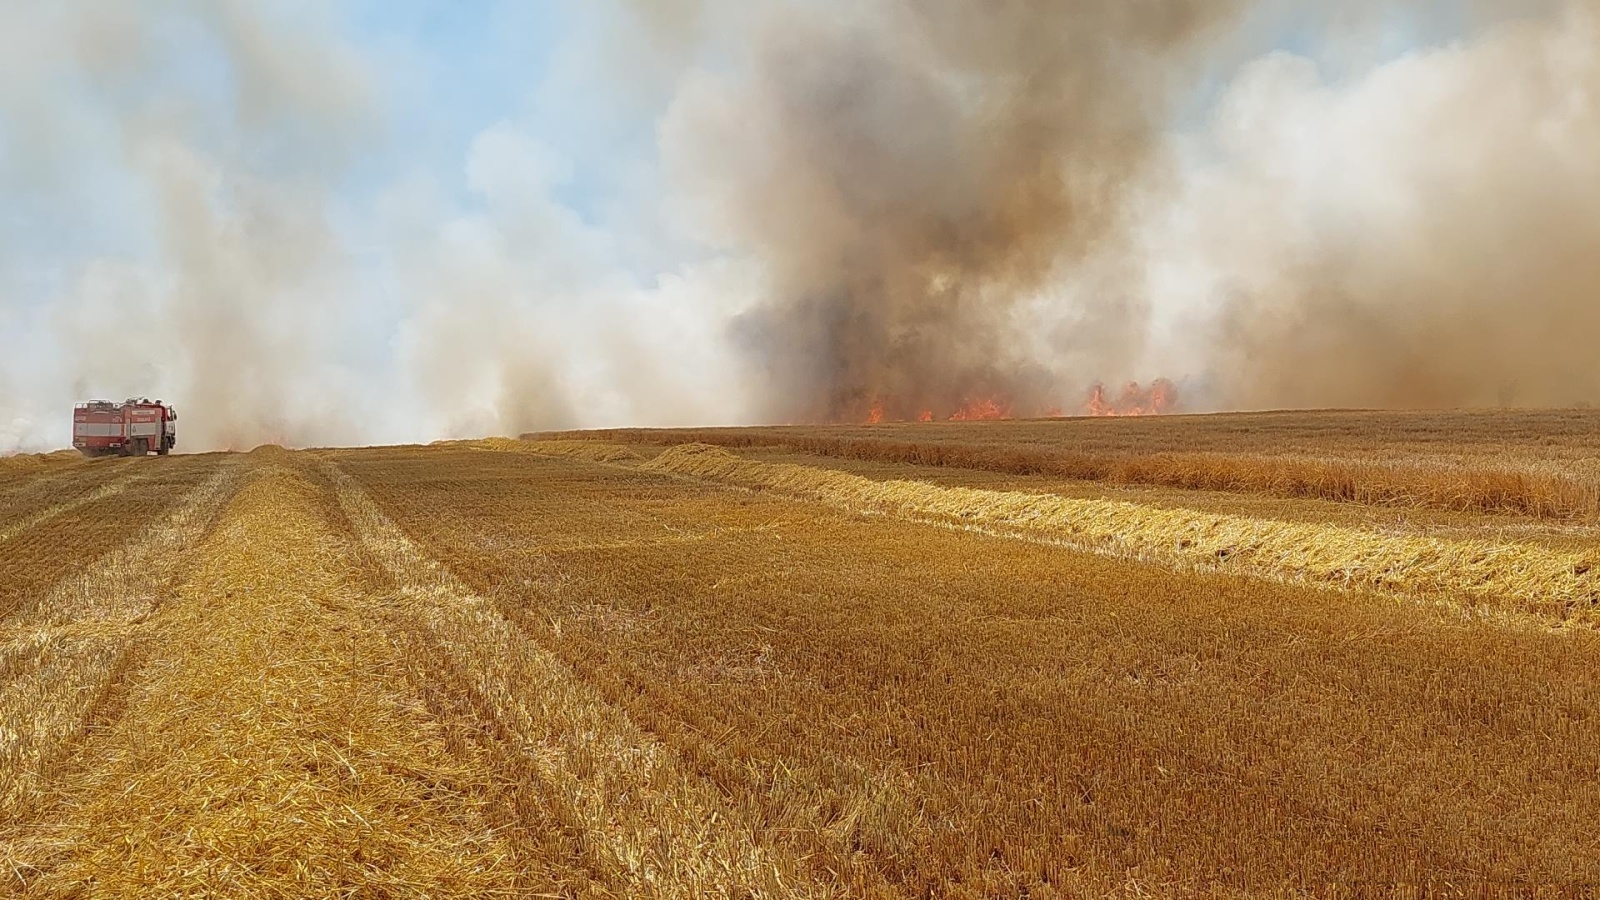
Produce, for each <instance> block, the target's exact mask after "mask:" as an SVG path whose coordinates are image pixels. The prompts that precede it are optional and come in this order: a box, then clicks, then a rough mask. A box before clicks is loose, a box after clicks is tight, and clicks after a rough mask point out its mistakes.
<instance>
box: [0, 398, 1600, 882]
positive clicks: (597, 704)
mask: <svg viewBox="0 0 1600 900" xmlns="http://www.w3.org/2000/svg"><path fill="white" fill-rule="evenodd" d="M1597 451H1600V414H1595V413H1590V412H1584V411H1572V412H1548V413H1513V412H1495V413H1455V414H1426V415H1423V414H1396V413H1354V412H1339V413H1302V414H1272V415H1237V416H1214V417H1159V418H1151V419H1105V420H1062V421H1038V422H971V423H940V424H927V425H895V426H887V425H886V426H859V427H853V428H845V427H833V428H809V429H808V428H768V429H743V430H722V429H718V430H696V431H676V432H660V431H626V432H606V433H598V432H591V433H573V434H563V435H528V436H525V438H524V439H522V440H507V439H497V440H489V441H469V442H451V443H442V444H435V445H430V446H427V447H387V448H367V449H352V450H306V451H290V450H284V449H281V448H277V447H265V448H261V449H258V450H255V451H253V452H250V453H243V454H207V455H189V456H181V455H180V456H171V457H167V458H159V459H157V458H152V459H147V460H111V459H107V460H93V461H79V460H73V459H68V458H51V459H47V460H40V459H33V460H20V461H11V462H10V463H8V464H6V465H4V466H0V878H3V879H4V881H3V887H0V895H16V896H29V897H53V896H71V897H102V896H103V897H113V896H114V897H126V896H151V897H169V896H172V897H200V896H223V897H233V896H239V897H246V896H248V897H335V896H337V897H350V896H362V897H419V898H420V897H494V896H503V897H539V896H550V897H574V898H576V897H681V898H689V897H970V898H977V897H1019V896H1027V897H1033V898H1039V897H1101V896H1126V897H1229V898H1245V897H1279V896H1347V897H1358V896H1385V897H1388V896H1400V897H1423V896H1450V897H1454V896H1469V897H1480V896H1481V897H1490V896H1549V897H1565V896H1594V895H1595V894H1596V893H1597V892H1600V828H1597V827H1596V825H1595V821H1596V818H1597V813H1600V568H1597V564H1600V505H1597V501H1596V497H1597V496H1600V464H1597V463H1596V459H1597V458H1600V453H1597Z"/></svg>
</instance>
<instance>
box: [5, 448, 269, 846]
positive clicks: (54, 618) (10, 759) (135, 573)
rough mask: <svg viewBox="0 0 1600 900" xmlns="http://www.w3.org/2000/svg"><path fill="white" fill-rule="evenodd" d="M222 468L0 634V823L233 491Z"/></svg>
mask: <svg viewBox="0 0 1600 900" xmlns="http://www.w3.org/2000/svg"><path fill="white" fill-rule="evenodd" d="M237 472H238V466H237V465H234V464H224V465H223V466H222V467H220V468H219V469H218V471H217V472H216V473H214V474H213V475H212V476H211V477H210V478H208V479H207V480H206V481H205V482H203V483H201V484H200V485H198V486H196V487H195V488H194V489H193V490H191V491H190V492H189V494H188V495H187V496H186V497H185V498H184V499H183V500H182V501H181V502H180V504H179V505H178V507H177V508H176V509H174V510H173V511H172V512H170V513H168V515H167V516H166V518H164V519H163V520H162V521H161V522H159V523H157V524H156V525H155V526H153V527H152V528H150V529H148V530H146V531H145V532H143V533H141V534H140V535H139V536H138V537H136V538H135V539H134V540H133V541H131V542H130V543H128V544H127V545H125V546H123V547H121V548H119V549H117V550H115V551H112V552H111V553H109V554H107V555H105V556H103V557H101V558H100V559H98V560H96V561H95V562H94V563H93V564H92V565H90V566H88V567H87V568H86V569H84V570H82V571H80V572H77V573H75V574H74V575H72V576H70V577H69V578H67V579H66V580H65V581H64V582H62V583H60V584H58V585H56V586H55V587H54V588H52V589H51V591H50V592H49V594H47V595H46V596H45V597H43V598H41V600H40V601H39V602H38V603H37V604H34V605H33V606H31V607H30V608H28V609H27V611H26V612H24V613H23V614H22V615H20V616H17V617H15V618H13V619H12V620H10V621H8V622H7V623H6V624H5V625H4V626H0V810H4V811H6V814H4V815H0V821H3V820H4V819H5V818H8V817H13V816H17V815H21V814H23V813H24V812H25V811H26V810H27V809H29V808H30V807H31V806H32V805H33V803H34V802H35V801H36V800H37V799H38V796H39V793H40V790H41V787H42V784H43V782H44V781H45V779H46V776H47V774H48V772H47V769H48V766H49V763H50V762H51V760H52V758H53V757H54V756H55V755H56V754H57V753H58V752H59V751H60V750H61V748H62V747H63V746H64V745H65V744H67V743H68V742H70V741H71V740H72V739H74V738H75V737H76V736H77V735H78V734H79V733H80V732H81V731H82V728H83V724H84V721H85V718H86V716H87V715H88V712H89V709H90V707H91V706H92V705H93V703H94V701H95V698H97V697H100V696H102V695H103V693H104V692H105V690H106V687H107V684H108V682H109V680H110V678H111V674H112V672H113V670H114V669H115V668H116V665H117V663H118V661H119V660H120V659H121V658H122V656H123V654H124V652H125V651H126V648H127V644H128V640H129V638H130V637H131V635H132V632H133V630H134V629H135V628H136V627H137V623H138V622H139V621H140V620H141V619H143V617H144V616H145V615H146V614H148V613H149V611H150V609H151V607H152V606H153V604H154V603H155V602H156V601H157V599H158V598H159V596H160V594H161V593H162V591H163V590H164V589H165V588H166V587H167V585H168V584H169V583H170V582H171V580H172V578H173V574H174V571H175V569H176V567H177V561H178V559H179V558H180V554H181V552H182V551H183V549H184V548H185V547H187V546H189V545H191V544H192V543H194V542H195V541H196V540H197V539H198V538H199V537H200V535H201V533H202V532H203V530H204V529H205V526H206V525H207V523H209V522H210V521H211V520H212V518H213V517H215V516H216V514H217V511H218V509H219V508H220V507H221V506H222V504H223V502H224V501H226V499H227V498H228V496H229V495H230V494H231V492H232V491H233V489H234V486H235V482H236V478H237Z"/></svg>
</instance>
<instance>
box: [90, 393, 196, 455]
mask: <svg viewBox="0 0 1600 900" xmlns="http://www.w3.org/2000/svg"><path fill="white" fill-rule="evenodd" d="M177 423H178V411H177V410H175V409H173V408H172V407H170V406H168V405H167V404H165V403H162V402H161V401H160V400H150V399H148V398H145V397H134V398H132V399H129V400H125V401H123V402H122V403H113V402H111V401H110V400H91V401H89V402H88V403H79V404H78V405H77V406H75V407H73V409H72V446H74V447H76V448H78V450H79V451H80V452H82V453H83V455H84V456H111V455H114V454H115V455H121V456H144V455H145V454H146V453H149V452H150V451H152V450H154V451H155V452H157V453H159V454H161V455H162V456H166V455H167V453H168V451H170V450H171V449H172V448H173V447H176V446H177V445H178V424H177Z"/></svg>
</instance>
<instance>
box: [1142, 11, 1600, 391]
mask: <svg viewBox="0 0 1600 900" xmlns="http://www.w3.org/2000/svg"><path fill="white" fill-rule="evenodd" d="M1596 147H1600V23H1597V19H1596V17H1595V15H1594V13H1593V11H1592V10H1590V9H1589V8H1588V7H1586V6H1584V5H1581V4H1577V3H1573V4H1567V5H1566V6H1565V7H1564V9H1562V10H1560V11H1559V12H1556V13H1552V14H1549V15H1541V16H1537V17H1526V18H1520V19H1519V18H1511V19H1507V20H1501V21H1499V22H1497V23H1495V24H1492V25H1489V26H1486V27H1484V28H1483V29H1481V30H1479V31H1478V32H1476V33H1475V34H1473V35H1472V36H1470V37H1469V38H1466V39H1463V40H1459V41H1456V42H1452V43H1450V44H1448V45H1445V46H1439V47H1432V48H1423V49H1415V50H1412V51H1409V52H1406V53H1404V54H1402V55H1400V56H1399V57H1398V58H1395V59H1392V60H1389V61H1386V62H1383V63H1381V64H1378V65H1374V66H1370V67H1367V68H1363V69H1356V70H1354V71H1351V70H1350V69H1349V67H1342V66H1340V65H1339V64H1338V62H1337V61H1334V62H1332V63H1328V62H1322V63H1320V64H1319V62H1317V61H1314V60H1312V59H1309V58H1306V57H1302V56H1297V55H1292V54H1287V53H1275V54H1271V55H1268V56H1265V57H1263V58H1260V59H1258V60H1256V61H1254V62H1252V63H1250V64H1249V65H1247V66H1246V67H1245V68H1244V69H1243V70H1242V71H1241V72H1240V73H1239V74H1238V76H1237V77H1236V78H1235V79H1233V81H1232V83H1231V84H1230V85H1229V86H1228V88H1227V90H1226V91H1225V93H1224V94H1223V95H1222V97H1221V99H1220V101H1219V103H1218V104H1217V106H1216V109H1215V113H1214V115H1213V116H1212V117H1211V120H1210V123H1209V126H1208V128H1207V129H1206V130H1205V131H1204V132H1202V133H1199V134H1195V135H1191V136H1189V137H1188V138H1186V139H1185V141H1184V143H1183V144H1182V152H1183V154H1184V156H1183V160H1184V163H1183V168H1182V175H1181V181H1180V184H1179V186H1178V189H1177V190H1176V191H1175V192H1173V193H1171V194H1168V195H1167V196H1166V197H1165V198H1164V202H1163V203H1162V204H1161V205H1160V206H1159V207H1158V208H1157V209H1156V210H1155V214H1154V215H1153V216H1152V217H1151V220H1150V224H1149V230H1148V231H1147V244H1146V247H1145V253H1146V258H1147V260H1148V261H1149V265H1150V267H1151V272H1152V274H1151V276H1150V281H1149V285H1148V289H1149V291H1150V294H1151V296H1152V298H1153V300H1154V302H1156V303H1157V304H1158V305H1159V308H1160V310H1161V312H1160V314H1159V315H1158V317H1157V324H1156V328H1155V329H1154V331H1155V333H1154V337H1153V340H1152V343H1151V345H1150V348H1149V355H1150V358H1152V359H1160V360H1166V361H1168V363H1169V364H1176V365H1179V366H1181V367H1183V368H1184V369H1185V370H1188V371H1203V372H1207V373H1209V374H1210V376H1211V383H1212V386H1213V387H1214V389H1215V391H1216V394H1215V396H1214V398H1213V401H1214V402H1216V403H1218V404H1220V405H1223V406H1229V407H1234V406H1245V407H1260V406H1334V405H1355V406H1456V405H1469V406H1481V405H1495V404H1498V403H1514V404H1534V405H1547V404H1556V405H1563V404H1570V403H1574V402H1587V401H1591V400H1592V399H1594V398H1596V397H1597V395H1600V357H1597V356H1596V355H1595V354H1594V353H1593V351H1592V346H1591V342H1590V341H1589V340H1588V337H1587V336H1588V335H1589V334H1592V333H1593V331H1594V329H1595V328H1596V327H1597V326H1600V304H1597V303H1596V302H1595V301H1594V295H1593V288H1592V285H1593V284H1594V283H1595V279H1596V278H1597V277H1600V254H1597V253H1596V250H1597V249H1600V202H1597V201H1600V157H1597V156H1596V155H1595V153H1594V148H1596Z"/></svg>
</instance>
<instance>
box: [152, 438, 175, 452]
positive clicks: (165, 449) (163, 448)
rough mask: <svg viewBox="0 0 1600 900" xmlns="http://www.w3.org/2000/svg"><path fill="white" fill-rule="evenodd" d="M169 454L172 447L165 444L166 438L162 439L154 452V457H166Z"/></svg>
mask: <svg viewBox="0 0 1600 900" xmlns="http://www.w3.org/2000/svg"><path fill="white" fill-rule="evenodd" d="M171 452H172V445H171V444H169V443H167V439H166V438H162V439H161V445H160V448H159V449H157V450H156V455H157V456H166V455H167V454H168V453H171Z"/></svg>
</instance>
